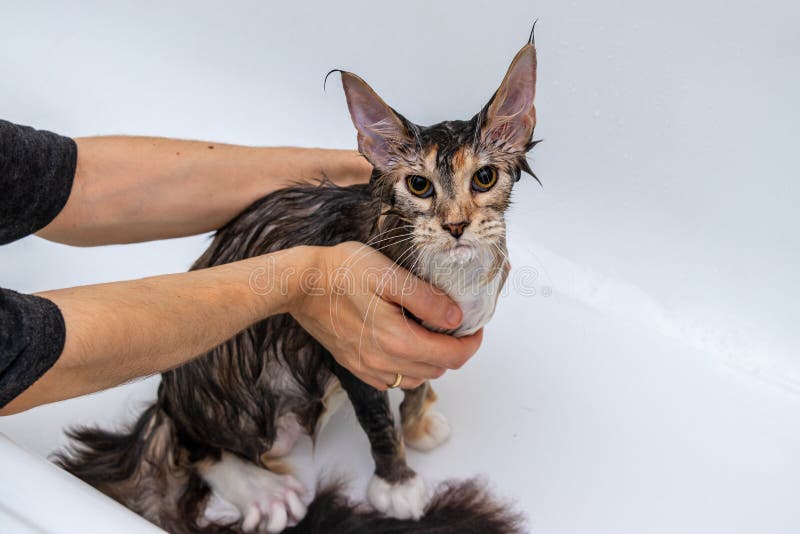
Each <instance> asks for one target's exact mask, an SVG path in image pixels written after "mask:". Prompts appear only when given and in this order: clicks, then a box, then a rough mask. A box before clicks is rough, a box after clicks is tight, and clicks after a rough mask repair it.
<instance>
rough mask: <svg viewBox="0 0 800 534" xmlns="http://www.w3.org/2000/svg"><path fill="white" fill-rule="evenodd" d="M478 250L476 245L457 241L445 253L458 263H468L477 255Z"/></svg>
mask: <svg viewBox="0 0 800 534" xmlns="http://www.w3.org/2000/svg"><path fill="white" fill-rule="evenodd" d="M476 252H477V250H476V249H475V247H474V246H473V245H470V244H467V243H456V244H455V245H453V246H452V247H451V248H450V249H448V250H445V254H447V255H448V257H449V258H450V259H452V260H453V261H455V262H456V263H468V262H469V261H471V260H472V259H473V258H474V257H475V253H476Z"/></svg>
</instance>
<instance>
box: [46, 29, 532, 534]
mask: <svg viewBox="0 0 800 534" xmlns="http://www.w3.org/2000/svg"><path fill="white" fill-rule="evenodd" d="M535 80H536V53H535V48H534V46H533V42H532V40H531V41H530V42H529V43H528V44H526V45H525V46H524V47H523V48H522V49H521V50H520V51H519V53H518V54H517V56H516V57H515V58H514V61H513V62H512V64H511V66H510V67H509V70H508V73H507V74H506V77H505V79H504V80H503V83H502V84H501V86H500V88H499V89H498V90H497V92H496V93H495V94H494V96H493V97H492V99H491V100H490V101H489V103H488V104H487V105H486V106H485V107H484V108H483V109H482V110H481V111H480V113H478V114H477V115H475V116H474V117H473V118H472V119H470V120H467V121H446V122H442V123H439V124H435V125H433V126H428V127H423V126H419V125H416V124H413V123H411V122H410V121H408V120H407V119H405V118H404V117H402V116H401V115H400V114H398V113H397V112H396V111H394V110H393V109H392V108H390V107H389V106H387V105H386V104H385V103H384V102H383V101H382V100H381V99H380V97H378V96H377V94H375V92H374V91H373V90H372V89H371V88H370V87H369V86H368V85H367V84H366V83H365V82H364V81H363V80H361V79H360V78H358V77H357V76H355V75H353V74H350V73H347V72H342V82H343V85H344V89H345V94H346V96H347V101H348V106H349V109H350V113H351V117H352V118H353V122H354V125H355V126H356V129H357V131H358V143H359V150H360V152H361V153H362V154H363V155H364V156H365V157H366V158H367V159H368V160H369V161H370V162H371V163H372V164H373V166H374V171H373V174H372V178H371V180H370V183H369V184H365V185H354V186H350V187H337V186H334V185H331V184H328V183H324V184H322V185H317V186H312V185H297V186H295V187H289V188H286V189H282V190H279V191H276V192H274V193H272V194H270V195H267V196H266V197H264V198H262V199H260V200H258V201H257V202H255V203H254V204H253V205H251V206H250V207H248V208H247V209H246V210H245V211H244V212H243V213H241V214H240V215H239V216H238V217H236V218H235V219H234V220H232V221H231V222H230V223H228V224H227V225H226V226H225V227H223V228H222V229H220V230H219V231H218V232H217V234H216V235H215V237H214V240H213V242H212V244H211V246H210V247H209V248H208V250H207V251H206V252H205V253H204V254H203V255H202V256H201V257H200V258H199V259H198V260H197V262H196V263H195V264H194V266H193V269H201V268H205V267H210V266H214V265H221V264H225V263H229V262H234V261H237V260H241V259H245V258H251V257H255V256H260V255H264V254H268V253H270V252H273V251H278V250H282V249H285V248H289V247H294V246H299V245H316V246H329V245H336V244H339V243H342V242H345V241H360V242H364V243H367V244H372V245H373V246H375V248H377V249H379V250H380V251H381V252H383V253H384V254H386V255H387V256H389V257H390V258H392V259H393V260H395V262H397V264H399V265H402V266H404V267H405V268H407V269H409V270H411V271H412V272H414V273H415V274H417V275H418V276H420V277H422V278H425V279H427V280H429V281H431V282H433V283H435V284H436V285H439V286H440V287H442V286H443V285H447V282H449V281H451V279H455V275H454V274H452V273H453V272H455V271H458V272H461V273H462V274H463V272H466V274H467V279H468V280H470V281H471V282H470V283H472V284H478V289H479V291H477V293H475V292H473V293H471V294H466V293H459V292H457V291H456V289H454V288H452V287H449V288H446V289H445V288H443V289H445V290H446V291H447V292H448V293H449V294H450V295H451V296H452V297H453V298H454V299H455V300H456V301H457V302H459V304H461V306H462V309H463V310H464V323H463V324H462V326H461V327H460V328H459V329H456V330H455V331H453V332H451V333H453V334H455V335H466V334H469V333H471V332H474V331H476V330H477V329H478V328H480V327H482V326H483V324H485V322H486V321H488V320H489V318H490V317H491V315H492V312H493V310H494V304H495V302H496V299H497V293H499V289H500V288H501V287H502V285H503V283H504V281H505V277H506V274H507V272H508V262H507V254H506V251H505V221H504V213H505V210H506V208H507V207H508V205H509V201H510V193H511V190H512V187H513V184H514V183H515V182H516V181H517V180H518V179H519V178H520V175H521V173H522V172H523V171H525V172H529V173H530V169H529V168H528V164H527V161H526V159H525V154H526V153H527V152H528V151H529V150H530V149H531V148H532V146H533V145H534V143H533V142H532V141H531V136H532V133H533V128H534V126H535V108H534V106H533V98H534V94H535ZM443 265H444V266H448V267H451V270H450V271H447V270H445V274H442V272H441V269H439V268H440V267H442V266H443ZM479 268H480V269H483V270H481V271H480V276H478V275H477V274H475V273H478V271H479ZM459 269H460V271H459ZM462 289H463V288H462ZM476 295H477V296H476ZM340 389H343V390H344V391H345V392H346V394H347V396H348V397H349V399H350V401H351V402H352V403H353V406H354V408H355V412H356V415H357V417H358V420H359V423H360V424H361V426H362V428H364V430H365V432H366V433H367V436H368V438H369V440H370V444H371V447H372V455H373V459H374V461H375V477H374V478H373V481H372V482H371V484H370V490H369V491H370V493H369V498H370V502H371V503H372V505H373V506H374V507H375V508H377V510H378V511H375V510H371V509H369V508H366V507H365V506H364V505H353V504H352V503H350V502H348V501H347V500H346V499H345V498H344V497H342V496H341V495H340V494H339V493H338V492H337V491H336V489H335V488H328V489H325V490H322V491H320V492H318V494H317V496H316V499H315V500H314V501H313V502H312V503H311V504H310V505H309V508H308V509H307V510H306V508H305V506H301V505H299V504H298V503H297V500H296V497H297V495H296V494H298V493H300V490H299V489H297V488H296V481H293V479H291V477H287V476H286V475H284V474H282V473H283V469H284V468H286V466H285V465H280V456H282V455H284V454H285V453H286V452H288V450H289V449H291V446H292V444H293V440H294V439H296V435H297V434H298V433H300V432H302V433H307V434H309V435H312V436H314V435H315V433H316V432H317V430H318V427H319V425H320V423H321V421H322V420H323V419H324V418H325V416H326V411H328V410H332V409H334V406H333V404H334V403H333V401H332V398H333V397H334V396H335V393H336V391H338V390H340ZM405 395H406V398H405V400H404V401H403V404H402V406H401V410H400V412H401V423H402V424H401V427H402V429H397V428H396V426H395V421H394V418H393V415H392V412H391V410H390V408H389V402H388V396H387V395H386V393H385V392H380V391H378V390H376V389H374V388H372V387H371V386H369V385H367V384H365V383H363V382H361V381H360V380H358V379H357V378H356V377H355V376H354V375H352V374H351V373H350V372H349V371H347V370H346V369H345V368H343V367H341V366H340V365H339V364H338V363H337V362H336V361H335V360H334V358H333V357H332V356H331V355H330V353H328V351H327V350H326V349H325V348H324V347H323V346H322V345H320V344H319V343H318V342H317V341H316V340H315V339H314V338H312V337H311V336H310V335H309V334H308V333H307V332H306V331H305V330H304V329H303V328H302V327H301V326H300V325H299V323H297V321H295V319H294V318H293V317H292V316H291V315H288V314H285V315H278V316H274V317H270V318H267V319H265V320H263V321H260V322H258V323H256V324H254V325H253V326H251V327H249V328H247V329H245V330H244V331H242V332H240V333H239V334H237V335H236V336H234V337H233V338H231V339H230V340H228V341H226V342H224V343H223V344H221V345H219V346H218V347H216V348H214V349H213V350H211V351H210V352H208V353H207V354H205V355H203V356H201V357H199V358H197V359H195V360H193V361H191V362H189V363H187V364H185V365H183V366H181V367H179V368H177V369H174V370H172V371H168V372H166V373H164V374H163V375H162V382H161V385H160V387H159V390H158V398H157V400H156V401H155V402H154V403H153V404H152V405H151V406H150V407H148V408H147V409H146V410H145V411H144V413H143V414H142V415H141V417H140V418H139V420H138V422H136V423H135V424H134V425H133V426H132V427H131V428H130V429H129V430H128V431H125V432H120V433H115V432H107V431H103V430H97V429H82V430H76V431H73V432H71V434H70V435H71V437H72V439H73V445H72V446H71V447H70V448H69V449H68V450H67V451H64V452H62V453H61V454H59V455H58V457H57V461H58V463H59V464H60V465H62V466H63V467H64V468H65V469H67V470H69V471H70V472H72V473H74V474H75V475H77V476H78V477H80V478H81V479H83V480H85V481H86V482H88V483H90V484H92V485H93V486H95V487H97V488H98V489H100V490H101V491H103V492H104V493H106V494H108V495H109V496H111V497H113V498H114V499H116V500H117V501H119V502H121V503H122V504H124V505H125V506H127V507H129V508H131V509H132V510H134V511H135V512H137V513H139V514H141V515H142V516H144V517H145V518H147V519H148V520H150V521H152V522H153V523H155V524H157V525H159V526H161V527H162V528H164V529H166V530H168V531H170V532H174V533H181V532H200V531H202V532H228V531H233V532H236V531H240V530H241V529H243V528H244V527H247V528H251V527H252V528H258V529H261V530H265V529H267V530H280V529H282V528H284V527H286V526H287V525H289V530H288V531H291V532H342V533H346V532H476V533H477V532H481V533H491V532H502V533H506V532H517V531H519V530H520V529H521V528H522V527H521V524H522V523H521V520H520V517H519V516H518V515H517V514H516V513H514V512H512V511H510V509H508V508H507V507H506V506H504V505H501V504H498V503H496V502H495V501H493V499H492V498H491V497H490V496H489V495H488V493H487V492H486V491H485V490H484V489H483V488H482V486H481V485H480V484H479V483H477V482H476V481H467V482H464V483H455V482H453V483H448V484H446V485H445V486H443V487H442V488H440V490H439V491H438V492H437V493H436V494H435V495H434V497H433V498H432V500H430V501H428V502H427V504H426V501H425V497H424V484H423V483H422V482H421V479H420V478H419V476H418V475H417V474H416V473H415V472H414V471H413V469H411V468H410V467H409V466H408V465H407V463H406V459H405V444H406V443H408V444H409V446H415V447H417V448H420V449H424V450H427V449H430V448H433V447H435V446H436V445H438V444H439V443H441V441H443V440H444V439H446V437H447V431H449V427H447V426H446V421H445V420H444V418H443V416H441V414H438V412H434V411H433V410H430V407H431V405H433V403H434V402H435V400H436V396H435V394H434V393H433V390H432V388H431V387H430V384H427V383H426V384H423V385H422V386H420V387H419V388H417V389H414V390H407V391H405ZM404 435H405V439H404ZM248 477H251V478H252V479H253V480H255V482H254V483H253V484H254V485H253V486H252V487H254V488H256V487H258V488H262V487H265V488H271V489H270V490H269V491H267V490H264V495H254V496H253V499H255V500H258V499H261V501H259V502H260V504H253V503H249V502H247V499H248V496H245V499H244V501H245V502H244V503H238V502H233V504H234V505H235V507H236V508H237V509H238V511H237V513H238V516H234V517H233V518H230V517H229V518H228V520H224V519H219V518H216V519H215V518H214V517H208V514H209V513H210V512H209V510H210V509H211V508H212V507H211V505H210V504H209V503H210V502H211V501H212V500H213V499H212V498H211V497H212V490H211V488H212V487H213V488H214V492H215V493H217V494H220V495H221V496H223V497H224V498H225V499H227V498H228V495H233V496H236V495H237V491H238V489H239V488H237V487H235V486H236V484H238V481H239V480H245V479H248V480H249V478H248ZM259 477H263V480H262V479H261V478H259ZM242 483H244V482H242ZM259 484H261V485H259ZM248 487H249V486H248ZM276 488H277V489H276ZM259 491H260V490H259ZM226 492H227V493H226ZM270 492H272V493H270ZM214 498H217V496H216V495H215V497H214ZM223 500H224V499H223ZM231 500H232V501H236V499H235V498H232V499H231ZM240 500H241V499H240ZM259 506H260V507H261V508H259ZM387 515H389V516H393V517H386V516H387ZM420 516H421V517H420ZM292 517H294V520H295V521H294V522H295V523H296V525H295V526H291V523H292V521H291V518H292Z"/></svg>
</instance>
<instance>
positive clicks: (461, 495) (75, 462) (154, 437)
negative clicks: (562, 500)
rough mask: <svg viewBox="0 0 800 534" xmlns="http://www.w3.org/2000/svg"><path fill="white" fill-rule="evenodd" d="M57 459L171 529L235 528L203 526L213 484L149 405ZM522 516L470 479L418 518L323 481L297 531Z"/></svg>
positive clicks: (483, 526) (506, 532)
mask: <svg viewBox="0 0 800 534" xmlns="http://www.w3.org/2000/svg"><path fill="white" fill-rule="evenodd" d="M69 436H70V438H72V443H73V445H72V446H71V448H69V449H67V450H66V451H64V452H61V453H59V454H57V455H56V456H55V458H54V459H55V462H56V463H57V464H58V465H60V466H61V467H63V468H64V469H66V470H67V471H69V472H70V473H72V474H74V475H75V476H77V477H78V478H80V479H82V480H83V481H84V482H87V483H88V484H90V485H92V486H94V487H95V488H97V489H99V490H100V491H102V492H103V493H105V494H106V495H109V496H110V497H112V498H114V499H116V500H117V501H119V502H120V503H121V504H123V505H125V506H126V507H128V508H130V509H131V510H133V511H134V512H136V513H138V514H139V515H141V516H143V517H144V518H146V519H148V520H149V521H151V522H153V523H155V524H156V525H158V526H160V527H161V528H164V529H166V530H167V531H169V532H172V533H197V532H209V533H210V532H214V533H223V532H224V533H235V532H238V531H239V530H238V528H237V527H236V525H227V526H216V525H206V526H204V527H200V526H199V523H198V518H200V517H202V515H203V514H202V512H203V507H204V504H205V501H206V497H207V496H208V492H209V488H208V487H207V486H206V484H205V483H204V482H203V481H202V479H201V478H200V477H199V476H198V475H197V474H196V473H195V472H194V470H193V469H192V468H191V466H190V464H189V463H188V458H184V456H187V455H185V454H182V453H181V452H180V451H181V448H180V447H179V446H178V444H177V439H176V435H175V430H174V424H173V422H172V420H171V419H170V418H169V416H167V415H166V414H165V413H164V412H163V411H161V410H159V409H158V408H157V406H155V405H153V406H150V407H149V408H148V409H147V410H145V412H144V413H143V414H142V416H141V417H140V418H139V420H138V421H137V422H136V423H135V424H134V425H133V426H132V427H130V429H129V430H127V431H123V432H108V431H105V430H99V429H94V428H83V429H77V430H72V431H70V432H69ZM523 524H524V522H523V518H522V516H521V515H520V514H519V513H517V512H515V511H514V510H513V509H512V508H511V507H510V506H508V505H507V504H505V503H502V502H499V501H497V500H496V499H494V498H493V497H492V496H491V495H490V493H489V491H488V489H487V488H486V484H484V483H482V482H480V481H479V480H476V479H472V480H467V481H463V482H459V481H449V482H444V483H442V484H440V485H439V487H438V488H437V490H436V491H435V493H434V496H433V498H432V499H431V501H430V502H429V504H428V506H427V507H426V509H425V513H424V515H423V516H422V518H421V519H420V520H419V521H413V520H400V519H393V518H389V517H385V516H383V515H381V514H380V513H378V512H376V511H374V510H372V509H370V508H369V507H368V506H366V505H364V504H358V503H353V502H351V501H350V500H349V499H348V498H347V497H345V496H344V493H343V491H342V489H341V484H333V485H330V486H327V487H325V488H323V489H320V490H319V491H318V492H317V495H316V497H315V498H314V501H313V502H312V503H311V504H310V505H309V508H308V513H307V514H306V516H305V518H304V519H303V520H302V521H301V522H300V523H299V524H297V525H295V526H293V527H290V528H288V529H287V530H286V531H285V532H288V533H293V534H299V533H303V534H323V533H324V534H370V533H425V534H444V533H459V534H473V533H474V534H515V533H519V532H523Z"/></svg>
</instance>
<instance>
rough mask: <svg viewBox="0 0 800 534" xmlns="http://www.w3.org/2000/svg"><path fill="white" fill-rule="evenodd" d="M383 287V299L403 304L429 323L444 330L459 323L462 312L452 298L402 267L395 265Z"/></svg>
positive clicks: (455, 326)
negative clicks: (390, 278) (395, 267)
mask: <svg viewBox="0 0 800 534" xmlns="http://www.w3.org/2000/svg"><path fill="white" fill-rule="evenodd" d="M399 281H400V282H402V283H397V282H399ZM382 289H383V293H382V295H381V296H382V297H383V298H384V299H385V300H388V301H390V302H393V303H395V304H397V305H398V306H402V307H403V308H405V309H407V310H408V311H410V312H411V313H413V314H414V316H415V317H417V318H419V319H421V320H423V321H425V322H427V323H428V324H431V325H434V326H437V327H439V328H442V329H444V330H449V329H452V328H457V327H458V325H460V324H461V320H462V318H463V313H462V312H461V308H459V306H458V304H456V303H455V302H454V301H453V299H451V298H450V297H448V296H447V294H446V293H444V292H443V291H441V290H440V289H437V288H435V287H434V286H432V285H431V284H429V283H428V282H426V281H424V280H422V279H421V278H418V277H416V276H415V275H414V274H412V273H410V272H409V271H407V270H405V269H403V268H398V269H397V270H396V271H395V272H394V274H393V276H392V280H390V281H388V283H385V284H384V285H383V288H382Z"/></svg>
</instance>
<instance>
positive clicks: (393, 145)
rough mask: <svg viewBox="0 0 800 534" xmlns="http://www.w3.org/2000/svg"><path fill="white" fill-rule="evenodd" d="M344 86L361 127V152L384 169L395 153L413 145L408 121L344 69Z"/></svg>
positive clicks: (365, 83) (364, 83)
mask: <svg viewBox="0 0 800 534" xmlns="http://www.w3.org/2000/svg"><path fill="white" fill-rule="evenodd" d="M341 73H342V85H343V86H344V94H345V96H346V97H347V107H348V108H349V109H350V117H351V118H352V119H353V125H354V126H355V127H356V130H358V151H359V152H361V153H362V154H363V155H364V157H366V158H367V160H369V162H370V163H372V165H374V166H375V167H377V168H378V169H385V168H386V167H387V166H389V165H390V164H391V161H392V159H393V157H394V156H396V155H397V154H398V153H400V152H401V151H402V150H403V148H405V147H407V146H409V145H411V144H413V137H412V136H411V134H410V132H409V130H408V127H407V125H406V121H405V120H404V119H403V118H402V117H401V116H400V115H399V114H398V113H396V112H395V111H394V110H393V109H392V108H391V107H389V106H388V105H387V104H386V102H384V101H383V99H381V97H379V96H378V94H377V93H376V92H375V91H373V90H372V87H370V86H369V85H367V82H365V81H364V80H362V79H361V78H359V77H358V76H356V75H355V74H352V73H350V72H345V71H342V72H341Z"/></svg>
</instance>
